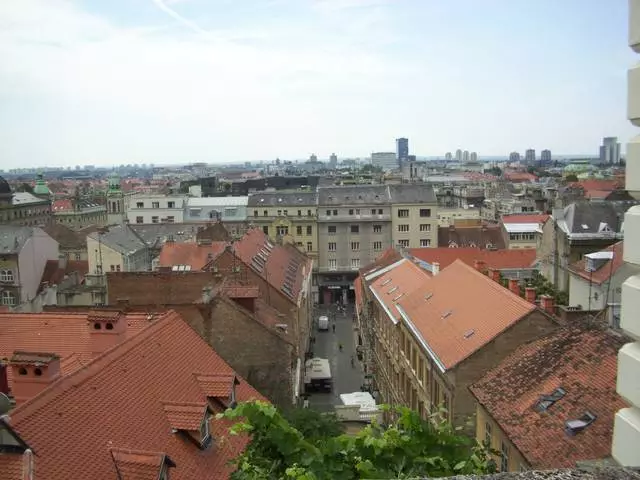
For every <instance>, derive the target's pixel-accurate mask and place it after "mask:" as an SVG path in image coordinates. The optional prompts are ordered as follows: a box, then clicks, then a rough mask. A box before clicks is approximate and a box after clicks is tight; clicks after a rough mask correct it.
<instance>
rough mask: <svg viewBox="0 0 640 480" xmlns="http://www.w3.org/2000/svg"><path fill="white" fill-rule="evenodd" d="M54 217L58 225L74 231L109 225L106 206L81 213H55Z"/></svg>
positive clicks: (88, 209)
mask: <svg viewBox="0 0 640 480" xmlns="http://www.w3.org/2000/svg"><path fill="white" fill-rule="evenodd" d="M53 215H54V220H55V222H56V223H59V224H61V225H64V226H65V227H68V228H70V229H72V230H81V229H83V228H85V227H88V226H90V225H98V226H103V225H106V224H107V208H106V207H104V206H100V207H90V208H87V209H83V210H80V211H75V210H71V211H63V212H55V213H54V214H53Z"/></svg>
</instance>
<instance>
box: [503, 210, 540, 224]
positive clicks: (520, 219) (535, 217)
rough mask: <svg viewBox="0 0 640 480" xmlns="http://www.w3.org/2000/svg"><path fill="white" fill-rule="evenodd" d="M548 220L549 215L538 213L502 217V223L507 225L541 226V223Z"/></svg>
mask: <svg viewBox="0 0 640 480" xmlns="http://www.w3.org/2000/svg"><path fill="white" fill-rule="evenodd" d="M548 219H549V215H547V214H539V213H534V214H530V215H527V214H515V215H503V216H502V223H504V224H508V223H535V224H538V225H539V224H541V223H545V222H546V221H547V220H548Z"/></svg>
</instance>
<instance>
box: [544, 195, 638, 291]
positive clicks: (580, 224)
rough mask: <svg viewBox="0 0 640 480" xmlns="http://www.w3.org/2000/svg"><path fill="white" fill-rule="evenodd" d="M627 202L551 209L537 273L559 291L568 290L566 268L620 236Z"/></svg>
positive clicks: (582, 204)
mask: <svg viewBox="0 0 640 480" xmlns="http://www.w3.org/2000/svg"><path fill="white" fill-rule="evenodd" d="M629 206H630V204H629V203H627V202H599V203H584V202H581V203H572V204H571V205H569V206H567V207H565V208H564V209H554V210H553V211H552V214H551V218H550V219H549V220H548V221H547V222H546V223H545V224H544V226H543V228H542V236H541V237H540V244H539V245H538V247H537V249H538V259H539V261H540V273H542V274H543V275H544V276H545V278H547V280H549V281H550V282H552V283H554V284H555V285H556V286H557V288H558V289H559V290H562V291H568V290H569V273H568V266H569V265H571V264H572V263H575V262H577V261H578V260H580V259H581V258H582V257H584V255H586V254H587V253H592V252H597V251H599V250H602V249H603V248H605V247H608V246H609V245H613V244H614V243H616V242H618V241H620V240H621V239H622V237H623V233H622V232H623V226H624V222H623V220H624V217H623V215H624V212H625V211H626V210H627V208H629Z"/></svg>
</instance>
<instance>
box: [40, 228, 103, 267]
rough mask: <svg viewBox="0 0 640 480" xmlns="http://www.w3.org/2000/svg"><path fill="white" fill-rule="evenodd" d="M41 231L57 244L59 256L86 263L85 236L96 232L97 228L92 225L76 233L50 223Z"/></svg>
mask: <svg viewBox="0 0 640 480" xmlns="http://www.w3.org/2000/svg"><path fill="white" fill-rule="evenodd" d="M42 230H44V232H45V233H46V234H47V235H49V236H50V237H51V238H53V239H54V240H55V241H56V242H58V254H59V255H62V256H64V257H66V258H67V259H68V260H75V261H80V260H83V261H86V260H88V254H87V235H89V234H90V233H94V232H96V231H97V230H98V227H97V226H95V225H94V226H91V227H87V228H84V229H82V230H77V231H76V230H72V229H70V228H69V227H67V226H66V225H62V224H60V223H51V224H50V225H48V226H46V227H44V228H43V229H42Z"/></svg>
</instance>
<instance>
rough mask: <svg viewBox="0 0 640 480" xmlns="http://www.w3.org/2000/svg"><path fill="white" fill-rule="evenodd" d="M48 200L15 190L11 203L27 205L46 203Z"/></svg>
mask: <svg viewBox="0 0 640 480" xmlns="http://www.w3.org/2000/svg"><path fill="white" fill-rule="evenodd" d="M48 201H49V200H47V199H45V198H38V197H36V196H35V195H33V194H31V193H29V192H16V193H14V194H13V199H12V201H11V203H12V204H13V205H28V204H30V203H34V204H35V203H47V202H48Z"/></svg>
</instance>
